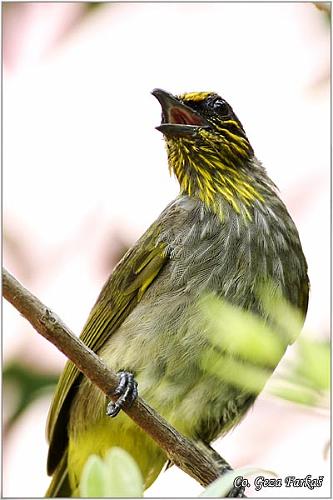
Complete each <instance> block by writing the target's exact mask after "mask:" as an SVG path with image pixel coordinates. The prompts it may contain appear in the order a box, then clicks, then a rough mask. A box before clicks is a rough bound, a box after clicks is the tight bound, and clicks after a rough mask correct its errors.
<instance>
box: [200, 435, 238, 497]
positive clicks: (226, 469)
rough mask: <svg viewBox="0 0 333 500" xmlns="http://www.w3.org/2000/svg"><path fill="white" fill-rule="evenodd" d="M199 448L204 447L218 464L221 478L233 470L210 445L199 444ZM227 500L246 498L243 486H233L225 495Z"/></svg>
mask: <svg viewBox="0 0 333 500" xmlns="http://www.w3.org/2000/svg"><path fill="white" fill-rule="evenodd" d="M198 444H199V446H204V448H206V450H208V452H209V454H210V456H211V457H212V459H213V460H214V461H215V462H216V463H217V464H218V468H219V472H220V475H221V476H223V475H224V474H225V473H226V472H230V471H232V470H233V468H232V467H231V466H230V465H229V464H228V462H226V460H224V458H222V457H221V456H220V455H219V454H218V453H217V451H216V450H214V448H212V446H210V444H207V443H204V442H202V441H201V442H199V443H198ZM226 497H227V498H246V495H245V488H244V486H233V487H232V488H231V490H230V491H229V492H228V494H227V495H226Z"/></svg>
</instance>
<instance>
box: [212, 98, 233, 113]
mask: <svg viewBox="0 0 333 500" xmlns="http://www.w3.org/2000/svg"><path fill="white" fill-rule="evenodd" d="M212 107H213V109H214V111H215V112H216V113H218V114H219V115H222V116H224V115H227V114H228V113H229V106H228V103H227V102H226V101H225V100H224V99H222V98H221V97H217V98H216V99H214V101H213V102H212Z"/></svg>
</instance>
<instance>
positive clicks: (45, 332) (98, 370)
mask: <svg viewBox="0 0 333 500" xmlns="http://www.w3.org/2000/svg"><path fill="white" fill-rule="evenodd" d="M3 295H4V297H5V299H6V300H8V301H9V302H10V303H11V304H12V305H13V306H14V307H15V308H16V309H17V310H18V311H19V312H20V313H21V314H22V315H23V316H24V317H25V318H26V319H27V320H28V321H29V322H30V323H31V325H32V326H33V327H34V328H35V330H36V331H37V332H38V333H39V334H40V335H42V336H43V337H45V338H46V339H47V340H49V341H50V342H52V344H54V345H55V346H56V347H57V348H58V349H59V350H60V351H61V352H63V353H64V354H65V356H67V358H69V359H70V360H71V361H72V362H73V363H74V364H75V365H76V366H77V367H78V368H79V370H80V371H81V372H82V373H83V374H84V375H85V376H86V377H88V378H89V379H90V380H91V381H92V382H93V383H94V384H95V385H96V386H97V387H99V389H100V390H101V391H103V392H104V393H105V394H106V395H107V396H108V397H111V398H112V394H113V393H114V390H115V389H116V387H117V384H118V379H117V376H116V374H115V373H114V372H113V371H112V370H110V369H109V368H108V367H107V366H106V365H105V364H104V363H103V362H102V361H101V359H100V358H99V357H98V356H97V355H96V354H95V353H94V352H93V351H91V350H90V349H88V348H87V347H86V346H85V345H84V344H83V342H82V341H81V340H80V339H79V338H78V337H76V336H75V335H74V334H73V333H72V332H71V331H70V330H69V329H68V328H67V327H66V325H65V324H64V323H63V322H62V321H61V319H60V318H59V317H58V316H57V315H56V314H54V313H53V312H52V311H51V310H50V309H49V308H48V307H46V306H45V305H44V304H43V303H42V302H41V301H40V300H39V299H38V298H37V297H35V296H34V295H33V294H32V293H30V292H29V291H28V290H27V289H26V288H24V287H23V286H22V285H21V284H20V283H19V282H18V281H17V280H16V279H15V278H14V277H13V276H12V275H11V274H10V273H9V272H8V271H6V270H3ZM124 411H125V412H126V413H127V414H128V416H129V417H130V418H131V419H132V420H134V422H135V423H136V424H137V425H139V426H140V427H141V428H142V429H143V430H144V431H145V432H146V433H147V434H149V435H150V436H151V437H152V438H153V439H154V441H156V443H157V444H158V445H159V446H160V447H161V448H162V449H163V450H164V451H165V453H166V454H167V456H168V458H169V459H170V460H171V461H172V462H173V463H174V464H175V465H177V466H178V467H180V468H181V469H182V470H183V471H184V472H186V473H187V474H189V475H190V476H191V477H193V478H194V479H196V480H197V481H198V482H199V483H200V484H201V485H202V486H207V485H208V484H210V483H211V482H212V481H214V480H215V479H217V478H218V477H219V476H220V475H221V472H222V471H223V469H224V470H226V469H230V468H229V465H228V464H227V462H225V460H224V459H222V457H220V456H219V455H218V454H217V453H216V455H215V456H214V458H212V454H211V453H210V452H209V450H208V449H205V448H201V447H199V446H197V445H196V444H195V443H193V442H192V441H190V440H189V439H187V438H185V437H184V436H182V435H181V434H180V433H179V432H178V431H176V430H175V429H174V428H173V427H171V426H170V425H169V424H168V423H167V421H166V420H164V418H162V417H161V416H160V415H159V414H158V413H156V411H155V410H153V409H152V408H151V407H150V406H149V405H148V404H147V403H146V402H145V401H143V400H142V399H141V398H137V399H136V400H135V402H134V403H133V405H132V406H131V408H129V409H126V410H124ZM216 458H218V459H216Z"/></svg>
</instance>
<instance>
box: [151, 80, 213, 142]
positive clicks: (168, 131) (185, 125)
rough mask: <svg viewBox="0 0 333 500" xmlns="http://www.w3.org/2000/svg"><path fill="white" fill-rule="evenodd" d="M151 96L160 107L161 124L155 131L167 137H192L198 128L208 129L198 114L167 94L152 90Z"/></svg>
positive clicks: (162, 91)
mask: <svg viewBox="0 0 333 500" xmlns="http://www.w3.org/2000/svg"><path fill="white" fill-rule="evenodd" d="M152 94H153V96H154V97H156V99H157V100H158V102H159V103H160V105H161V107H162V123H161V125H159V126H158V127H156V129H157V130H159V131H160V132H162V133H163V134H164V135H166V136H167V137H188V136H193V135H195V133H196V132H197V130H198V128H207V127H208V123H207V122H206V120H205V119H204V118H203V117H202V116H201V115H199V113H197V112H196V111H194V110H193V109H191V108H190V107H189V106H186V104H183V103H182V102H180V101H179V100H178V99H177V98H176V97H174V96H173V95H172V94H169V92H166V91H165V90H162V89H154V90H153V91H152Z"/></svg>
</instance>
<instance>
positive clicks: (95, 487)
mask: <svg viewBox="0 0 333 500" xmlns="http://www.w3.org/2000/svg"><path fill="white" fill-rule="evenodd" d="M80 494H81V496H82V497H85V498H87V497H100V498H109V497H112V498H115V497H118V498H121V497H142V496H143V479H142V475H141V471H140V469H139V467H138V465H137V463H136V462H135V460H134V459H133V458H132V456H131V455H130V454H129V453H127V451H125V450H123V449H122V448H116V447H115V448H111V450H109V451H108V452H107V454H106V456H105V458H104V460H102V459H101V458H100V457H98V456H96V455H91V456H90V457H89V459H88V460H87V462H86V464H85V466H84V468H83V472H82V476H81V482H80Z"/></svg>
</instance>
